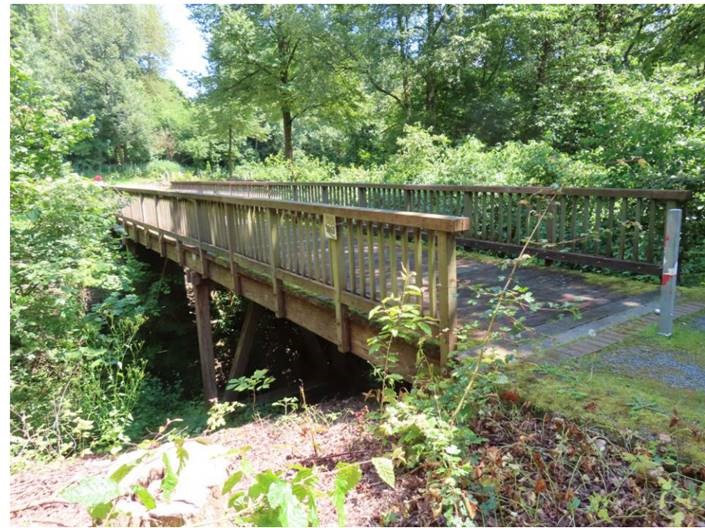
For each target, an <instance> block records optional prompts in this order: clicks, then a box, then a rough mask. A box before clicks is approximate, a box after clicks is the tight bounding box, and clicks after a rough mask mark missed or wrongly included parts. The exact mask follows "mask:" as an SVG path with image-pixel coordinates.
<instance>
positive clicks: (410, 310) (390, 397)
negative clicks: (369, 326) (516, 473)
mask: <svg viewBox="0 0 705 528" xmlns="http://www.w3.org/2000/svg"><path fill="white" fill-rule="evenodd" d="M414 276H415V275H414V273H413V272H409V271H407V270H406V269H405V268H404V267H403V266H402V284H403V286H402V294H401V295H400V296H393V295H392V296H389V297H386V298H384V299H382V302H381V303H380V304H379V305H377V306H376V307H374V308H373V309H372V310H370V313H369V316H368V317H369V319H370V321H372V322H373V323H375V324H376V325H378V327H379V330H378V331H377V334H376V335H374V336H373V337H371V338H369V339H368V340H367V350H368V352H369V354H370V356H372V358H373V361H372V363H371V364H372V375H373V376H374V377H375V378H377V379H378V380H379V382H380V389H379V390H378V391H377V392H376V398H377V401H378V402H379V403H380V404H383V403H389V402H392V401H395V400H396V393H395V391H394V388H395V386H396V384H398V383H399V382H400V381H402V380H403V377H402V376H401V375H400V374H398V373H396V372H395V371H394V370H395V367H397V365H398V363H399V356H398V354H397V353H396V352H395V351H394V350H393V348H392V345H393V344H394V343H395V342H396V341H397V340H402V341H406V342H410V343H415V344H416V346H417V352H418V354H417V356H418V357H423V347H424V344H425V342H426V340H427V339H429V338H431V337H432V336H433V327H432V326H433V325H434V323H435V320H434V319H433V318H431V317H428V316H425V315H423V314H422V313H421V307H420V306H419V303H418V302H417V301H415V299H418V298H420V297H421V290H420V289H419V288H418V286H416V285H415V284H413V279H414Z"/></svg>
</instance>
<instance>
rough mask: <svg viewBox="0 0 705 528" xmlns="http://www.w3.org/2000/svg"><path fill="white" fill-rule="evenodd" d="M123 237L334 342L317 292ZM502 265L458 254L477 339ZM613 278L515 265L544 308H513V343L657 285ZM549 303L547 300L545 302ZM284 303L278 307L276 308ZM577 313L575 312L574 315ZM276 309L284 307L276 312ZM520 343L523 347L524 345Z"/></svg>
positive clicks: (408, 355) (177, 247)
mask: <svg viewBox="0 0 705 528" xmlns="http://www.w3.org/2000/svg"><path fill="white" fill-rule="evenodd" d="M124 225H125V227H126V230H127V236H128V237H129V238H130V239H132V240H133V241H135V242H137V243H139V244H141V245H143V246H144V247H146V248H148V249H150V250H153V251H156V252H158V253H160V254H161V255H163V256H164V257H166V258H169V259H170V260H172V261H174V262H176V263H178V264H180V265H181V266H183V267H184V268H188V269H190V270H192V271H194V272H196V273H197V274H199V275H200V276H201V277H203V278H206V279H209V280H210V281H213V282H215V283H218V284H220V285H221V286H223V287H225V288H228V289H231V290H234V291H236V292H237V293H239V294H241V295H242V296H244V297H245V298H247V299H249V300H250V301H252V302H254V303H256V304H258V305H260V306H262V307H264V308H267V309H269V310H272V311H274V312H277V311H279V312H280V313H279V315H280V316H281V317H285V318H287V319H289V320H290V321H292V322H294V323H296V324H298V325H300V326H301V327H303V328H305V329H307V330H309V331H311V332H313V333H314V334H316V335H318V336H320V337H322V338H323V339H326V340H327V341H330V342H333V343H335V342H336V339H337V335H336V314H335V309H334V307H333V306H332V304H331V303H330V302H326V301H325V300H323V299H321V298H320V297H317V296H316V294H315V293H312V292H310V291H305V290H304V289H301V288H297V287H295V286H294V287H292V286H291V285H287V284H286V283H284V288H283V289H282V291H281V294H280V298H279V299H277V298H275V297H274V296H273V295H272V285H271V280H270V278H269V277H268V276H267V275H266V273H261V272H258V271H257V270H256V269H248V268H247V267H245V266H240V267H239V272H238V274H237V276H234V275H233V274H232V271H231V268H230V266H229V263H228V262H227V259H221V258H218V257H216V256H214V255H212V254H208V253H206V252H202V251H201V250H199V248H198V247H197V246H195V245H188V244H185V243H177V241H176V240H175V239H170V238H169V237H162V238H160V237H159V235H158V233H156V232H154V231H151V230H149V229H145V228H144V227H143V226H141V225H139V223H136V222H133V221H130V220H127V219H125V220H124ZM508 272H509V270H504V269H502V268H501V267H500V265H499V261H497V260H492V259H484V258H481V259H476V258H472V257H471V256H460V255H459V256H458V260H457V277H458V297H457V299H458V301H457V306H458V311H457V316H458V325H459V326H462V325H463V324H466V323H467V324H471V323H473V322H479V323H478V324H477V327H476V329H474V330H473V331H472V335H474V336H475V337H477V338H481V337H482V336H483V334H484V330H485V329H486V327H487V325H486V316H487V312H488V309H489V302H490V297H489V296H488V295H486V293H488V292H490V291H491V290H492V289H493V288H497V287H500V286H501V285H503V283H504V280H505V277H506V275H507V273H508ZM618 282H619V281H618V280H606V281H594V280H590V279H589V278H587V277H586V276H585V275H583V274H580V273H578V272H571V271H566V270H564V269H559V268H555V267H541V266H531V267H523V268H520V269H519V270H518V272H517V274H516V276H515V283H516V284H517V285H519V286H525V287H527V288H528V289H529V290H530V291H531V294H532V295H533V298H534V300H535V301H536V302H537V303H538V304H540V305H542V306H543V307H542V308H540V309H538V310H536V309H535V308H534V309H533V310H532V309H531V307H530V306H529V305H528V304H526V305H524V306H521V307H519V309H518V312H517V313H516V317H517V318H521V319H522V322H523V325H524V326H525V329H524V330H523V331H522V332H521V334H520V336H519V341H522V340H523V341H524V342H526V341H536V342H537V343H539V342H543V341H544V340H545V338H550V337H552V336H555V335H558V334H561V333H564V332H567V331H569V330H571V329H572V328H574V327H576V326H579V325H584V324H587V323H591V322H594V321H597V320H600V319H602V318H605V317H608V316H610V315H613V314H615V313H620V312H623V311H625V310H628V309H630V308H633V307H635V306H639V305H641V304H643V303H644V302H645V301H646V300H649V299H650V298H653V296H654V295H655V293H656V287H655V286H654V287H653V289H652V290H649V289H648V288H638V289H636V290H635V289H633V288H632V289H631V291H629V290H627V289H625V288H619V287H615V284H617V283H618ZM477 287H480V289H481V291H484V292H485V295H481V296H480V297H478V296H477V293H476V291H475V290H474V289H473V288H477ZM548 303H551V304H550V305H548ZM282 308H283V310H282ZM574 311H577V312H579V314H580V317H579V318H577V317H575V315H574ZM282 312H283V313H282ZM347 317H348V319H349V332H350V351H351V352H352V353H353V354H355V355H357V356H359V357H362V358H363V359H365V360H370V359H371V358H370V355H369V353H368V349H367V339H368V338H369V337H372V336H373V335H374V334H375V329H374V328H373V327H372V326H371V325H370V323H369V321H368V320H367V318H366V314H364V313H356V312H355V311H354V310H351V311H350V312H349V314H347ZM511 325H512V321H511V320H509V319H507V318H505V319H502V320H499V321H498V327H500V326H504V327H506V326H511ZM524 348H525V347H524ZM396 352H397V353H398V354H399V357H400V364H399V370H400V373H401V374H403V375H404V376H405V377H407V378H409V377H411V376H412V375H413V373H414V370H415V364H416V350H415V348H414V347H412V346H408V345H405V344H403V343H402V344H399V345H397V349H396ZM426 352H427V356H428V357H429V359H430V360H431V362H433V363H437V362H438V360H439V350H438V348H437V347H433V346H429V347H427V351H426Z"/></svg>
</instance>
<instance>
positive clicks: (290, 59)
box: [194, 5, 355, 160]
mask: <svg viewBox="0 0 705 528" xmlns="http://www.w3.org/2000/svg"><path fill="white" fill-rule="evenodd" d="M194 16H195V18H196V20H198V21H199V23H200V24H201V27H202V28H203V29H204V31H209V32H210V45H209V48H208V58H209V61H210V71H209V75H208V77H207V78H205V79H204V80H203V84H204V86H205V88H206V91H207V92H208V93H209V94H211V95H213V97H214V100H217V101H219V102H222V101H227V100H233V101H237V102H238V103H240V104H241V105H243V106H245V107H247V106H250V107H253V108H256V109H261V110H262V111H263V112H265V114H266V115H268V116H270V117H271V118H275V117H276V119H278V120H280V123H281V130H282V135H283V149H282V152H283V155H284V157H285V158H286V159H289V160H291V159H293V157H294V140H293V126H294V122H295V121H296V120H297V119H298V118H300V117H302V116H304V115H309V114H316V115H318V116H324V115H327V116H331V117H333V116H335V115H336V114H340V113H344V112H345V110H346V108H347V107H349V106H350V105H351V103H353V101H351V100H350V99H351V96H352V95H353V94H354V91H355V86H354V83H351V82H350V78H349V77H348V76H346V75H344V74H342V72H340V71H339V70H337V69H336V65H335V61H334V60H333V57H332V56H331V53H330V47H329V46H327V45H326V8H324V7H322V6H294V5H279V6H274V5H247V6H236V7H231V6H213V7H211V8H208V9H204V8H201V9H196V10H194ZM219 104H220V103H219Z"/></svg>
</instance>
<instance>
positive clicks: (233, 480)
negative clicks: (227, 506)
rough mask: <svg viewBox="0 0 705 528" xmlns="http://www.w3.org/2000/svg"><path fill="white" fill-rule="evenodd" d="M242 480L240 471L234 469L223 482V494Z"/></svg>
mask: <svg viewBox="0 0 705 528" xmlns="http://www.w3.org/2000/svg"><path fill="white" fill-rule="evenodd" d="M240 480H242V471H236V472H235V473H233V474H232V475H230V476H229V477H228V480H226V481H225V483H224V484H223V495H225V494H226V493H229V492H230V490H231V489H233V487H234V486H235V485H236V484H237V483H238V482H240Z"/></svg>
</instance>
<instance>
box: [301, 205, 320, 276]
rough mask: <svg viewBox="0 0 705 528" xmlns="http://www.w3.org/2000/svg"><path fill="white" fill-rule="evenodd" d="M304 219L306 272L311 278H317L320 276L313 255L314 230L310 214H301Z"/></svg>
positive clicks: (303, 235)
mask: <svg viewBox="0 0 705 528" xmlns="http://www.w3.org/2000/svg"><path fill="white" fill-rule="evenodd" d="M301 219H302V225H301V227H302V231H303V233H302V237H303V239H304V242H305V244H304V248H305V251H306V272H307V276H308V277H310V278H312V279H313V278H316V277H317V276H318V275H317V273H316V268H315V259H314V254H313V251H314V250H313V247H314V246H313V240H312V237H313V230H312V229H311V215H309V214H308V213H302V214H301Z"/></svg>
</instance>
